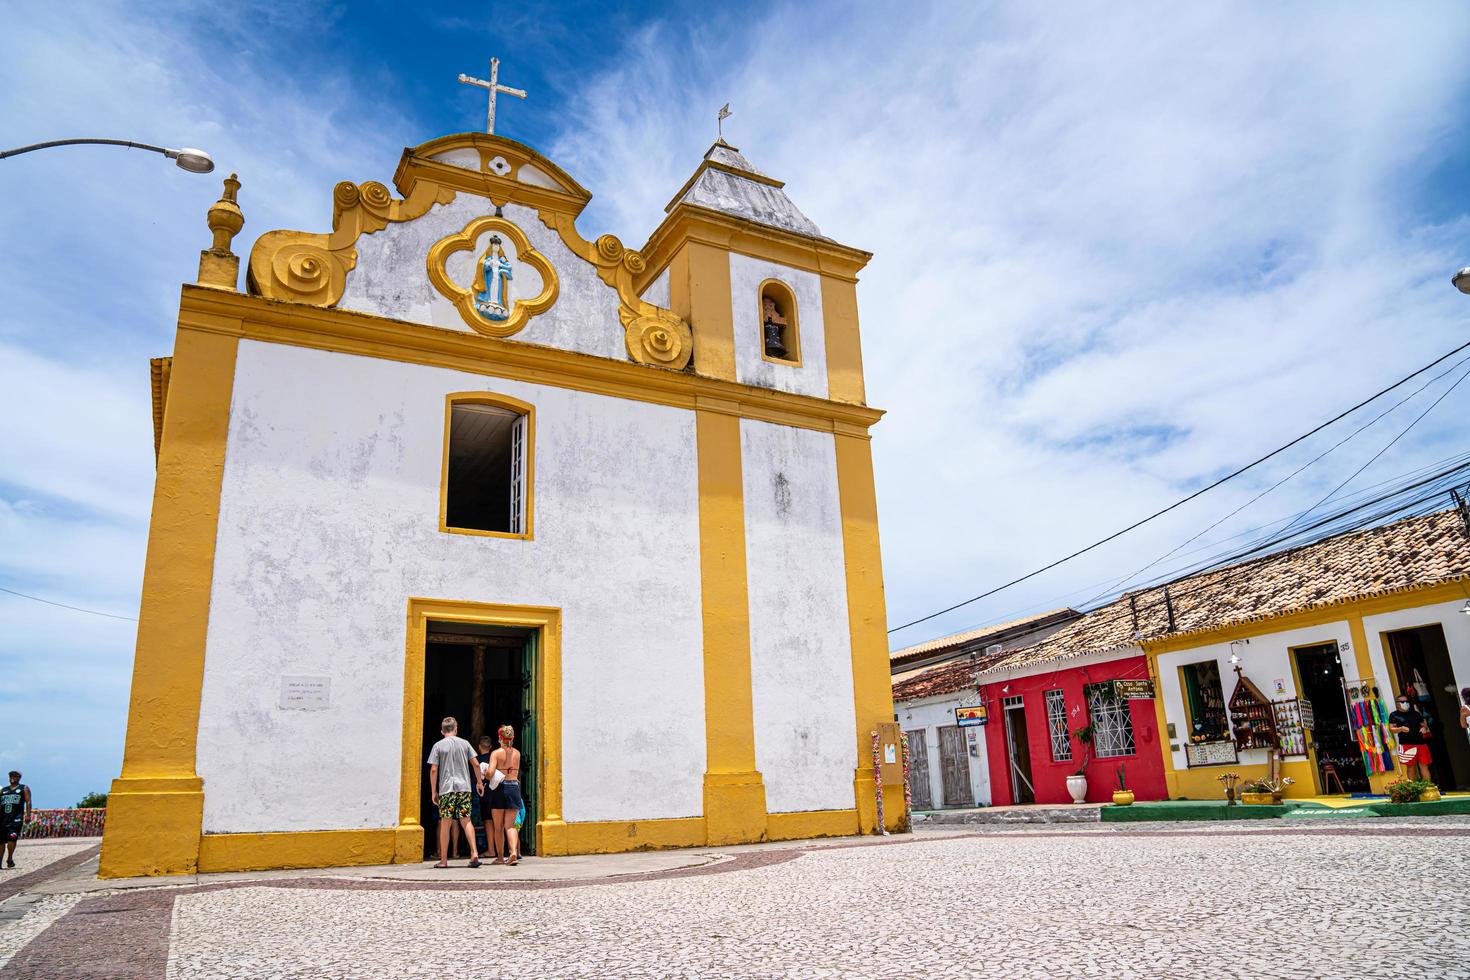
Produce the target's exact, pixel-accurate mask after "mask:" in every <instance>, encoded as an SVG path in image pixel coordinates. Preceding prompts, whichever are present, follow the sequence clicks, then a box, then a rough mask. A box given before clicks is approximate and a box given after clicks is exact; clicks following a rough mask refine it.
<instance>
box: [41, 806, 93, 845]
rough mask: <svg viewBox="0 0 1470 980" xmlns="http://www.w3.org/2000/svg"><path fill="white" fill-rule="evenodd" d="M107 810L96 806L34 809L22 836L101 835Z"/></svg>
mask: <svg viewBox="0 0 1470 980" xmlns="http://www.w3.org/2000/svg"><path fill="white" fill-rule="evenodd" d="M106 818H107V810H106V809H105V808H103V807H95V808H91V809H86V810H72V809H67V810H32V811H31V819H29V820H27V821H26V825H25V828H24V829H23V830H21V832H20V834H21V837H23V838H25V839H26V840H35V839H36V838H38V837H101V836H102V824H103V821H104V820H106Z"/></svg>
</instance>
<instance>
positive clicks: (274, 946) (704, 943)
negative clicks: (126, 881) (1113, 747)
mask: <svg viewBox="0 0 1470 980" xmlns="http://www.w3.org/2000/svg"><path fill="white" fill-rule="evenodd" d="M891 840H892V843H889V844H886V845H885V844H881V843H878V842H874V841H863V842H848V843H844V844H839V845H836V846H833V845H831V844H828V845H825V846H800V845H792V846H777V847H768V848H765V849H759V850H757V849H750V850H744V851H740V850H735V851H732V852H731V853H734V854H736V855H737V857H736V859H735V860H731V861H726V862H723V863H722V864H721V865H710V866H705V867H701V868H695V869H687V870H684V871H676V872H669V873H653V874H649V875H645V876H641V877H639V878H637V879H636V880H628V879H609V880H606V881H603V882H595V883H594V882H564V883H556V882H534V883H532V882H515V883H506V884H505V885H503V886H501V887H499V888H495V887H493V886H491V887H480V888H476V887H475V886H474V885H473V884H467V883H463V882H452V883H451V882H445V883H443V884H442V885H439V886H438V887H434V886H432V885H423V884H419V883H417V882H386V881H381V880H356V881H354V880H349V879H345V878H332V879H315V880H313V879H292V880H290V881H281V882H275V883H273V882H269V881H251V882H237V883H225V884H218V885H210V886H204V887H197V886H196V887H189V888H170V887H162V888H149V889H135V890H133V891H131V892H129V893H126V894H113V895H104V896H101V897H90V898H87V899H85V900H84V901H82V902H80V903H79V904H77V905H75V907H73V908H72V909H71V910H70V911H69V912H66V913H65V914H62V915H60V918H59V919H56V920H55V922H54V924H53V925H51V926H50V928H48V929H46V930H45V932H43V933H42V934H41V935H40V936H39V937H38V938H35V939H33V940H32V941H30V942H29V944H28V945H26V946H25V947H24V948H23V949H22V950H21V951H20V952H19V953H18V954H16V956H15V957H14V959H12V960H11V961H10V963H9V964H8V965H7V966H5V967H4V968H0V978H9V977H12V976H17V977H19V976H36V977H40V976H82V977H86V976H98V977H101V976H108V977H122V976H159V975H160V974H163V973H165V971H166V975H167V976H168V977H169V978H171V980H192V978H198V977H238V978H247V980H248V978H265V977H272V978H274V977H323V978H338V977H344V978H345V977H353V978H358V977H361V978H378V977H383V978H398V977H442V976H454V977H468V976H496V977H501V976H503V977H527V976H529V977H539V976H549V977H606V976H616V977H686V976H687V977H711V976H732V977H893V976H913V977H950V976H953V977H967V978H969V977H974V976H977V975H985V976H1009V977H1033V976H1035V977H1042V976H1056V977H1072V976H1077V977H1085V976H1109V977H1183V976H1194V975H1199V976H1206V977H1211V978H1215V977H1227V978H1228V977H1259V976H1272V977H1302V978H1307V977H1312V978H1315V977H1373V978H1397V977H1428V976H1433V977H1453V976H1461V977H1463V976H1470V819H1465V818H1438V819H1433V820H1430V821H1389V820H1376V821H1373V822H1372V826H1371V827H1366V826H1361V825H1356V824H1355V825H1354V826H1351V827H1349V826H1346V825H1343V824H1338V825H1334V826H1331V827H1317V828H1311V829H1303V828H1297V827H1291V828H1286V827H1271V828H1257V827H1254V826H1253V827H1250V828H1241V827H1239V826H1235V827H1228V828H1220V827H1218V825H1214V826H1211V827H1209V828H1207V829H1204V828H1200V827H1199V825H1192V826H1190V827H1189V828H1188V829H1186V830H1180V828H1179V825H1177V824H1176V825H1143V824H1132V825H1127V826H1126V829H1118V830H1109V829H1102V828H1099V827H1097V826H1091V827H1089V826H1070V827H1068V826H1061V827H1058V826H1052V827H1047V828H1036V829H1035V830H1018V829H1014V828H995V829H978V828H977V832H971V833H966V834H964V835H956V836H943V837H941V836H939V835H937V834H921V835H918V836H916V837H895V838H892V839H891ZM65 900H66V896H55V897H52V898H47V899H45V900H44V902H46V903H50V902H63V901H65ZM38 904H40V903H38ZM47 910H48V911H49V912H50V913H51V914H55V910H54V909H50V907H49V906H47ZM63 911H64V910H63ZM35 914H37V915H40V914H41V911H39V910H38V912H37V913H35ZM27 919H29V916H27ZM25 924H26V919H22V920H21V921H20V922H18V923H0V943H4V941H5V938H6V935H7V932H6V930H7V929H16V928H20V927H24V926H25ZM1401 933H1411V934H1412V936H1413V938H1412V940H1411V941H1406V940H1403V939H1401V938H1399V937H1400V935H1401ZM119 937H122V940H123V941H119ZM170 938H171V941H170ZM0 948H3V946H0ZM120 950H126V952H125V953H124V952H119V951H120ZM165 964H166V966H165Z"/></svg>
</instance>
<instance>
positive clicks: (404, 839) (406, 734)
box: [393, 598, 566, 864]
mask: <svg viewBox="0 0 1470 980" xmlns="http://www.w3.org/2000/svg"><path fill="white" fill-rule="evenodd" d="M430 620H434V621H436V622H444V623H478V624H481V625H485V626H511V627H517V628H521V629H532V630H536V631H537V632H538V633H539V634H540V637H539V639H538V641H537V644H536V667H535V669H536V720H535V724H536V739H537V743H536V745H537V748H536V756H537V758H536V765H537V766H538V767H539V771H538V772H537V774H536V775H537V785H538V789H537V792H536V796H537V797H539V799H533V800H530V801H529V803H530V806H531V812H530V814H528V817H529V818H530V819H532V820H534V821H535V822H536V823H535V826H536V834H537V841H538V842H539V847H540V849H541V853H543V854H564V853H566V850H565V847H566V821H565V820H563V819H562V798H561V734H562V732H561V610H560V609H557V608H553V607H551V606H515V605H500V604H496V603H489V602H466V601H462V600H453V599H423V598H411V599H409V600H408V631H407V634H408V639H407V645H406V648H405V650H404V656H403V773H402V782H401V783H400V788H399V796H398V827H397V829H396V831H395V832H394V845H393V862H394V863H395V864H413V863H417V862H419V861H422V860H423V855H424V828H423V826H422V825H420V823H419V806H420V802H421V796H422V786H423V779H422V772H423V759H424V750H425V746H424V735H423V727H424V726H423V715H424V657H425V646H424V644H425V642H426V641H427V639H428V632H429V621H430Z"/></svg>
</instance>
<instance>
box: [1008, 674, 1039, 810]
mask: <svg viewBox="0 0 1470 980" xmlns="http://www.w3.org/2000/svg"><path fill="white" fill-rule="evenodd" d="M1004 703H1005V716H1006V767H1007V768H1008V769H1010V776H1011V802H1013V803H1035V802H1036V789H1035V787H1033V786H1032V785H1031V743H1030V742H1028V741H1027V740H1026V703H1025V701H1024V700H1023V699H1022V696H1021V695H1019V694H1018V695H1015V696H1013V697H1008V698H1006V699H1005V702H1004Z"/></svg>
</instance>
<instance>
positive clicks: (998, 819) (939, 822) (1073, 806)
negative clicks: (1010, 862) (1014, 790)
mask: <svg viewBox="0 0 1470 980" xmlns="http://www.w3.org/2000/svg"><path fill="white" fill-rule="evenodd" d="M1106 805H1107V804H1104V803H1065V804H1061V803H1059V804H1036V803H1026V804H1023V805H1021V806H981V807H967V808H965V809H962V810H921V811H919V812H917V813H915V814H914V826H915V827H920V826H926V825H927V826H973V825H975V824H1046V823H1097V822H1098V821H1099V820H1100V819H1102V817H1101V813H1102V809H1103V807H1104V806H1106ZM1156 819H1167V818H1156Z"/></svg>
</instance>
